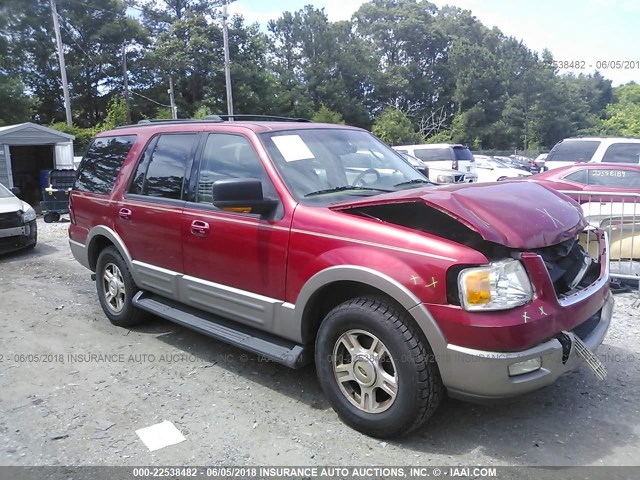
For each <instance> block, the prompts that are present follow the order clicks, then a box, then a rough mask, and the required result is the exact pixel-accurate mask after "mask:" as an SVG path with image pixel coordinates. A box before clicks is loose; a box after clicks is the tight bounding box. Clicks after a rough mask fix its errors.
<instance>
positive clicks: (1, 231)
mask: <svg viewBox="0 0 640 480" xmlns="http://www.w3.org/2000/svg"><path fill="white" fill-rule="evenodd" d="M16 194H18V195H19V194H20V190H19V189H18V188H16V187H14V188H12V189H9V188H7V187H5V186H4V185H3V184H1V183H0V254H2V253H7V252H11V251H14V250H19V249H21V248H33V247H35V246H36V243H37V242H38V227H37V226H36V211H35V210H34V209H33V208H32V207H31V205H29V204H28V203H27V202H24V201H22V200H20V199H19V198H18V197H16Z"/></svg>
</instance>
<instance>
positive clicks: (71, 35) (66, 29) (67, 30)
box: [58, 14, 98, 67]
mask: <svg viewBox="0 0 640 480" xmlns="http://www.w3.org/2000/svg"><path fill="white" fill-rule="evenodd" d="M58 18H59V19H60V25H61V26H62V28H64V29H65V31H66V32H67V33H68V34H69V37H71V40H73V43H75V44H76V45H77V46H78V48H79V49H80V51H81V52H82V53H84V54H85V56H86V57H87V58H88V59H89V60H91V63H93V66H94V67H97V66H98V65H97V64H96V62H95V59H94V58H93V57H92V56H91V55H89V54H88V53H87V52H86V51H85V49H84V48H82V47H81V46H80V44H79V43H78V42H77V41H76V39H75V38H73V34H72V33H71V31H70V30H69V29H68V28H67V26H66V25H65V24H64V23H69V25H71V23H70V22H69V21H68V20H66V19H64V18H62V15H60V14H58ZM63 22H64V23H63ZM71 26H72V27H73V25H71Z"/></svg>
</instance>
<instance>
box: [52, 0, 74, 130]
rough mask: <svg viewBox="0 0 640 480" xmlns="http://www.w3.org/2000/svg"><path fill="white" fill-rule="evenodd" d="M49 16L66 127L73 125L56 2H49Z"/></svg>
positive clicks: (53, 0) (54, 0)
mask: <svg viewBox="0 0 640 480" xmlns="http://www.w3.org/2000/svg"><path fill="white" fill-rule="evenodd" d="M50 3H51V16H52V17H53V30H54V31H55V33H56V43H57V45H58V61H59V62H60V78H61V80H62V92H63V94H64V110H65V113H66V116H67V125H68V126H69V127H70V126H71V125H72V123H73V120H72V118H71V100H70V98H69V83H68V82H67V67H66V66H65V64H64V51H63V50H62V37H60V25H59V24H58V10H57V9H56V0H50Z"/></svg>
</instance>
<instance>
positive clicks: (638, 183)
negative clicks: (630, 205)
mask: <svg viewBox="0 0 640 480" xmlns="http://www.w3.org/2000/svg"><path fill="white" fill-rule="evenodd" d="M589 185H598V186H603V187H614V188H621V189H625V188H633V189H636V188H640V172H635V171H633V170H623V169H617V168H612V169H610V170H609V169H606V170H605V169H597V170H596V169H592V170H589Z"/></svg>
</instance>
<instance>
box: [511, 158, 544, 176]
mask: <svg viewBox="0 0 640 480" xmlns="http://www.w3.org/2000/svg"><path fill="white" fill-rule="evenodd" d="M509 161H510V162H511V165H513V166H514V167H515V168H521V169H522V170H525V171H527V172H531V173H538V167H537V165H536V164H535V163H534V161H533V158H531V157H527V156H525V155H509Z"/></svg>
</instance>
